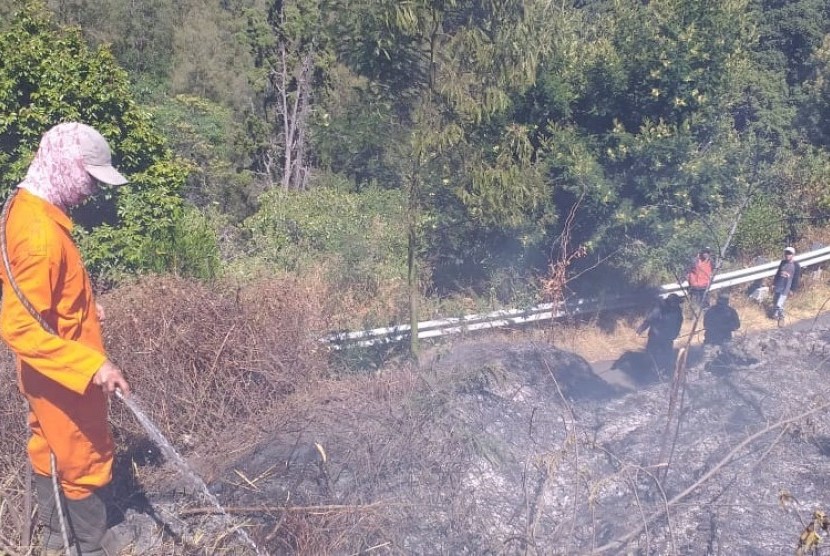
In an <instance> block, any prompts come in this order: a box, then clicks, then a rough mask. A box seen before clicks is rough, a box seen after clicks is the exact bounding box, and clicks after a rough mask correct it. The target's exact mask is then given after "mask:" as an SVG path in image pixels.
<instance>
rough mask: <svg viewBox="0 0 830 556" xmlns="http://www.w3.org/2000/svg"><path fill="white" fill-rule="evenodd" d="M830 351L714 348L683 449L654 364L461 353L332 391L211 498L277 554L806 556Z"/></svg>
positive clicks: (751, 343) (767, 341) (804, 336)
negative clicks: (801, 552) (665, 460)
mask: <svg viewBox="0 0 830 556" xmlns="http://www.w3.org/2000/svg"><path fill="white" fill-rule="evenodd" d="M828 340H830V330H828V329H827V328H826V327H825V326H823V325H820V326H818V327H817V328H816V329H810V328H807V327H804V326H802V327H800V329H779V330H775V331H772V332H769V333H762V334H758V335H755V336H751V337H744V338H737V339H736V340H735V341H734V342H733V344H732V345H731V346H728V347H726V348H723V349H720V348H717V349H714V350H712V349H709V348H707V349H706V350H704V349H703V348H694V349H693V350H692V352H691V353H690V355H689V362H688V372H687V386H686V388H685V393H684V395H683V397H682V399H681V400H678V406H677V408H678V409H677V415H678V416H679V426H675V424H672V426H670V427H668V433H667V432H666V430H667V412H668V407H669V398H670V392H671V390H672V384H673V381H672V377H671V376H663V377H660V376H658V375H657V374H655V373H654V372H652V371H650V370H649V363H648V361H647V360H646V359H645V358H643V357H642V356H641V355H639V354H626V355H625V356H623V357H622V358H621V359H620V360H619V361H617V362H616V364H615V365H613V366H610V365H609V366H605V367H604V368H603V367H602V366H600V370H599V371H597V369H596V368H592V367H591V365H589V364H588V363H587V362H586V361H585V360H583V359H581V358H580V357H577V356H575V355H573V354H570V353H566V352H563V351H560V350H557V349H554V348H551V347H549V346H547V345H544V344H539V343H508V342H504V341H500V342H497V343H494V342H492V341H488V340H486V339H480V340H476V341H469V342H465V343H460V344H456V345H454V346H451V347H446V348H445V349H443V350H442V353H441V354H440V355H438V356H436V357H435V359H434V360H433V361H431V362H430V364H428V365H426V366H425V367H424V368H422V369H419V370H412V369H409V370H399V369H398V370H388V371H386V370H385V371H382V372H380V373H378V374H376V375H374V376H372V377H352V378H347V379H342V380H337V381H331V383H329V384H327V386H326V388H321V390H320V392H319V393H318V394H317V395H314V396H310V397H309V398H308V399H307V400H306V401H305V402H304V403H303V404H300V405H298V407H299V409H297V410H296V411H294V412H293V414H292V416H291V418H289V419H285V420H283V421H281V422H280V423H279V426H277V427H276V429H277V431H276V432H274V433H271V434H269V435H268V438H267V440H266V441H264V442H262V443H260V444H259V445H258V446H257V447H255V448H254V449H251V450H249V451H247V453H245V454H244V456H240V457H236V458H232V459H231V458H229V461H227V462H225V463H226V465H225V466H224V467H225V468H224V471H223V472H222V473H221V476H222V479H220V480H216V481H213V483H212V484H211V488H212V490H213V492H214V493H215V494H216V495H217V496H218V497H219V498H220V499H221V500H222V502H223V503H225V504H226V505H227V506H229V507H230V508H231V511H232V512H234V515H233V517H234V519H237V520H244V523H245V524H247V525H248V526H249V528H248V531H249V532H250V534H251V536H252V537H253V539H254V540H255V541H256V542H257V544H258V545H259V546H260V547H261V549H262V550H263V551H267V552H268V553H271V554H297V553H302V554H323V553H326V554H355V553H371V554H376V553H396V554H519V553H521V554H589V553H592V552H594V551H598V552H602V553H606V554H730V555H731V554H758V555H763V554H770V555H772V554H776V555H777V554H793V553H794V552H795V550H796V548H797V545H798V542H799V536H800V535H801V533H802V532H803V530H804V527H805V525H806V524H807V523H809V521H810V520H811V516H812V513H813V511H814V510H824V511H829V510H830V424H828V415H829V414H830V411H828V410H827V409H821V410H819V411H816V412H814V413H812V414H810V415H808V416H806V417H803V418H796V417H798V416H799V415H801V414H805V413H807V412H810V411H812V410H814V409H816V408H819V407H821V406H822V405H824V404H830V394H828V392H830V386H828V378H830V367H828V364H827V359H828V357H830V348H828ZM608 367H614V368H613V369H611V370H609V369H608ZM598 373H599V374H598ZM615 373H616V374H615ZM614 376H616V377H617V379H615V378H613V377H614ZM620 377H622V378H623V380H619V378H620ZM791 419H792V421H791V422H790V421H788V420H791ZM764 431H766V432H764ZM759 433H760V434H759ZM753 435H755V436H754V437H753ZM664 445H666V446H668V447H671V446H673V450H670V451H671V459H670V463H669V464H668V466H665V465H664V466H660V465H658V464H659V463H660V457H659V456H660V453H661V447H663V446H664ZM241 478H244V480H242V479H241ZM691 487H695V488H691ZM687 491H688V492H687ZM151 502H153V501H152V500H151ZM155 503H156V505H157V507H161V508H162V512H166V511H169V512H171V513H172V512H173V511H175V508H172V506H171V505H172V502H170V501H169V500H166V501H165V500H157V501H155ZM819 532H820V533H822V534H823V532H822V531H819ZM237 540H238V539H237ZM234 542H235V541H234V540H233V539H232V538H231V539H226V544H227V543H230V544H231V545H233V543H234ZM146 550H147V551H148V553H149V552H151V550H152V549H151V548H150V547H147V548H146ZM245 550H246V549H245V548H244V547H243V546H242V545H241V544H239V546H237V548H236V552H235V553H245ZM230 552H232V553H233V552H234V550H233V549H231V550H230Z"/></svg>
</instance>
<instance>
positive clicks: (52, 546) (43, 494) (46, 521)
mask: <svg viewBox="0 0 830 556" xmlns="http://www.w3.org/2000/svg"><path fill="white" fill-rule="evenodd" d="M34 479H35V491H36V492H37V503H38V516H39V517H40V523H41V525H42V528H41V536H40V545H41V547H42V548H43V551H44V552H50V551H54V552H55V553H59V552H61V551H63V549H64V546H63V536H62V535H61V523H60V517H59V516H58V511H59V510H58V505H57V504H55V492H54V489H53V487H52V478H51V477H45V476H43V475H38V474H37V473H35V475H34Z"/></svg>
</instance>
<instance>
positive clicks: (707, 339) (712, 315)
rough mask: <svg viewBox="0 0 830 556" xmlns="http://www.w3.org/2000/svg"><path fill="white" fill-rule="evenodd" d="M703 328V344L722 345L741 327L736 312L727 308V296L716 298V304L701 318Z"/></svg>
mask: <svg viewBox="0 0 830 556" xmlns="http://www.w3.org/2000/svg"><path fill="white" fill-rule="evenodd" d="M703 327H704V328H705V329H706V331H705V332H704V334H703V343H704V344H711V345H722V344H725V343H726V342H728V341H730V340H731V339H732V333H733V332H734V331H735V330H737V329H739V328H740V327H741V319H740V318H739V317H738V312H737V311H735V309H734V308H732V307H730V306H729V297H728V296H726V295H720V296H718V302H717V303H716V304H715V306H714V307H712V308H711V309H709V310H708V311H706V315H704V317H703Z"/></svg>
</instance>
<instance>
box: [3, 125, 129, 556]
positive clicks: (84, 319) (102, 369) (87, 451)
mask: <svg viewBox="0 0 830 556" xmlns="http://www.w3.org/2000/svg"><path fill="white" fill-rule="evenodd" d="M99 182H103V183H106V184H110V185H121V184H124V183H126V182H127V180H126V179H125V178H124V177H123V176H122V175H121V174H120V173H119V172H118V171H116V170H115V168H113V167H112V163H111V152H110V148H109V145H108V144H107V141H106V140H105V139H104V137H103V136H101V134H100V133H98V132H97V131H96V130H95V129H93V128H92V127H89V126H87V125H84V124H80V123H64V124H59V125H57V126H55V127H53V128H51V129H50V130H48V131H47V132H46V133H45V134H44V135H43V137H42V139H41V142H40V146H39V148H38V150H37V153H36V154H35V157H34V160H33V161H32V163H31V165H30V166H29V170H28V173H27V174H26V177H25V179H24V180H23V181H22V182H21V183H20V184H19V185H18V186H17V187H18V191H17V193H16V196H15V197H14V199H13V200H12V201H11V205H10V208H9V211H8V219H7V221H6V222H5V223H0V225H5V226H6V245H5V246H3V248H4V249H5V250H6V254H7V255H8V262H9V264H10V268H11V275H12V276H11V281H10V277H9V276H8V274H7V273H6V270H5V264H4V265H1V266H0V268H2V271H1V272H0V279H2V282H3V302H2V312H0V334H1V335H2V337H3V339H4V340H5V341H6V343H7V344H8V345H9V347H10V348H11V349H12V351H13V352H14V353H15V354H16V356H17V377H18V384H19V387H20V391H21V392H22V393H23V395H24V396H25V397H26V399H27V400H28V402H29V427H30V429H31V438H30V439H29V445H28V452H29V458H30V460H31V462H32V467H33V469H34V476H35V486H36V489H37V494H38V501H39V508H40V510H39V514H40V518H41V521H42V522H43V527H44V529H43V537H42V546H43V553H44V554H48V555H51V554H56V555H57V554H64V553H65V552H64V546H63V544H64V543H63V538H62V535H61V527H60V522H59V519H58V514H57V506H56V504H55V498H54V494H53V488H52V483H51V478H50V477H51V475H52V473H53V469H52V464H53V457H54V466H55V469H54V472H55V473H56V475H57V478H58V481H59V483H60V487H61V490H62V496H63V497H65V499H64V500H63V502H62V504H61V505H62V506H64V513H65V514H66V517H67V518H68V529H69V534H70V543H71V544H72V550H73V552H72V553H73V554H76V553H79V554H84V555H95V556H99V555H104V554H105V552H104V548H103V546H102V545H103V544H106V540H105V538H104V537H105V533H106V530H107V529H106V526H107V516H106V506H105V504H104V501H103V500H102V498H101V497H100V492H99V490H100V489H101V488H102V487H104V486H106V485H107V484H109V483H110V481H111V480H112V463H113V441H112V436H111V434H110V430H109V425H108V423H107V396H108V395H109V394H112V393H114V392H115V391H116V390H120V391H121V392H122V393H123V394H124V395H129V393H130V387H129V385H128V384H127V381H126V380H125V378H124V375H123V374H122V372H121V370H120V369H119V368H118V367H117V366H116V365H115V364H113V363H112V361H110V360H109V359H108V358H107V355H106V352H105V350H104V344H103V340H102V337H101V320H102V318H103V310H102V309H101V307H100V306H99V305H98V304H96V303H95V299H94V297H93V293H92V286H91V284H90V280H89V276H88V275H87V272H86V270H85V268H84V265H83V262H82V260H81V255H80V253H79V252H78V249H77V247H76V246H75V243H74V242H73V241H72V221H71V220H70V219H69V217H68V216H67V214H66V210H67V209H68V208H69V207H72V206H75V205H78V204H79V203H82V202H83V201H85V200H86V199H87V198H89V197H90V196H91V195H93V194H94V193H95V192H96V191H97V190H98V186H99ZM10 282H11V283H10ZM14 283H16V285H17V288H18V289H19V292H20V295H18V293H17V292H16V291H15V289H14ZM21 295H22V297H24V298H25V299H26V300H27V301H28V303H30V304H31V306H32V308H33V309H34V311H35V312H36V313H37V314H38V315H39V316H40V317H41V318H42V319H43V320H44V321H45V322H46V323H47V324H48V325H49V327H51V328H52V330H54V331H55V332H56V334H52V333H49V332H47V331H46V329H44V327H43V326H42V324H41V323H40V322H38V320H37V319H36V318H35V317H34V316H33V315H32V314H31V312H30V311H29V310H28V309H27V308H26V306H25V305H24V304H23V302H22V301H21V299H20V296H21Z"/></svg>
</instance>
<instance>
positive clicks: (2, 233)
mask: <svg viewBox="0 0 830 556" xmlns="http://www.w3.org/2000/svg"><path fill="white" fill-rule="evenodd" d="M17 192H18V189H15V190H14V191H12V192H11V194H10V195H9V198H8V199H6V203H5V204H4V205H3V212H2V213H0V255H1V256H2V259H3V268H4V269H5V270H6V277H7V278H8V280H9V286H11V288H12V290H13V291H14V293H15V295H16V296H17V298H18V299H19V300H20V303H21V304H22V305H23V307H25V308H26V310H27V311H28V312H29V314H30V315H32V318H34V319H35V320H36V321H37V322H38V324H40V325H41V326H42V327H43V329H44V330H46V331H47V332H48V333H50V334H54V335H56V336H57V332H55V329H54V328H52V327H51V326H50V325H49V323H48V322H46V321H45V320H44V319H43V316H42V315H41V314H40V313H38V312H37V311H36V310H35V308H34V307H33V306H32V304H31V303H30V302H29V300H28V299H27V298H26V296H25V295H23V292H22V291H20V286H18V285H17V281H16V280H15V279H14V275H13V274H12V265H11V261H10V260H9V244H8V241H7V239H6V222H8V219H9V209H10V208H11V206H12V201H14V198H15V197H16V196H17Z"/></svg>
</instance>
